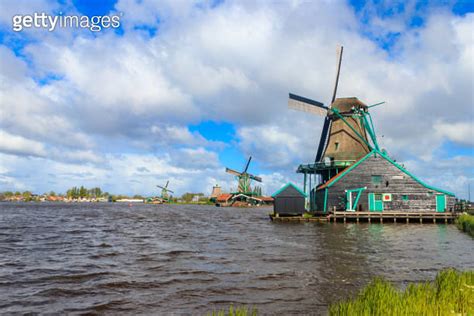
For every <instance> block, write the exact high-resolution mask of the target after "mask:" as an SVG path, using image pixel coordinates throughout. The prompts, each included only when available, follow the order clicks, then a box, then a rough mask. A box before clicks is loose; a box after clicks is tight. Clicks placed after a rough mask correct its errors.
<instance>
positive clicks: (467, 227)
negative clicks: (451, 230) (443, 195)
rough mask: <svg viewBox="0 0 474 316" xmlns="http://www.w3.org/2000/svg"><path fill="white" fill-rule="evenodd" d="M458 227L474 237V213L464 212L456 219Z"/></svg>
mask: <svg viewBox="0 0 474 316" xmlns="http://www.w3.org/2000/svg"><path fill="white" fill-rule="evenodd" d="M456 225H457V226H458V228H459V229H460V230H462V231H464V232H466V233H468V234H469V235H471V236H472V237H474V215H469V214H463V215H461V216H459V217H458V219H457V220H456Z"/></svg>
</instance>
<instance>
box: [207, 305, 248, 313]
mask: <svg viewBox="0 0 474 316" xmlns="http://www.w3.org/2000/svg"><path fill="white" fill-rule="evenodd" d="M207 315H208V316H257V309H256V308H252V309H250V308H248V307H247V306H238V307H234V306H233V305H230V307H229V310H227V309H221V310H219V311H213V312H212V313H208V314H207Z"/></svg>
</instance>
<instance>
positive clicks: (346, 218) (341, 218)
mask: <svg viewBox="0 0 474 316" xmlns="http://www.w3.org/2000/svg"><path fill="white" fill-rule="evenodd" d="M458 216H459V214H458V213H454V212H393V211H392V212H389V211H386V212H347V211H335V212H330V213H329V214H321V213H318V214H315V216H313V217H308V216H285V217H280V216H278V215H270V218H271V220H272V221H276V222H333V223H336V222H339V223H346V222H355V223H360V222H364V223H420V224H427V223H435V224H436V223H444V224H449V223H454V220H455V219H456V218H457V217H458Z"/></svg>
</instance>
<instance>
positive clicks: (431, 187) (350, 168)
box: [326, 149, 455, 196]
mask: <svg viewBox="0 0 474 316" xmlns="http://www.w3.org/2000/svg"><path fill="white" fill-rule="evenodd" d="M371 154H374V156H375V155H376V154H379V155H380V156H381V157H382V158H384V159H385V160H387V161H388V162H390V163H391V164H392V165H394V166H395V167H397V168H398V169H399V170H400V171H402V172H404V173H405V174H407V175H408V176H410V177H411V178H413V179H414V180H415V181H416V182H418V183H419V184H421V185H422V186H424V187H425V188H427V189H430V190H433V191H436V192H440V193H444V194H446V195H450V196H455V194H454V193H452V192H449V191H446V190H442V189H438V188H435V187H433V186H431V185H428V184H426V183H424V182H423V181H421V180H420V179H419V178H417V177H416V176H415V175H413V174H412V173H410V172H409V171H408V170H406V169H405V168H403V167H402V166H400V165H399V164H397V163H396V162H395V161H393V160H392V159H390V158H389V157H388V156H387V155H386V154H384V153H382V152H381V151H380V150H376V149H373V150H372V151H371V152H370V153H368V154H367V155H365V156H364V157H363V158H361V159H360V160H359V161H357V162H356V163H354V164H353V165H352V166H350V167H349V168H347V169H346V170H345V171H343V172H342V173H341V174H340V175H339V177H337V178H336V179H334V180H333V181H332V182H331V183H330V184H328V185H327V186H326V188H330V187H332V186H333V185H334V184H335V183H337V182H338V181H339V180H341V178H343V177H344V176H345V175H346V174H348V173H349V172H351V171H352V170H353V169H354V168H355V167H357V166H358V165H359V164H360V163H362V162H363V161H364V160H366V159H367V158H368V157H370V155H371Z"/></svg>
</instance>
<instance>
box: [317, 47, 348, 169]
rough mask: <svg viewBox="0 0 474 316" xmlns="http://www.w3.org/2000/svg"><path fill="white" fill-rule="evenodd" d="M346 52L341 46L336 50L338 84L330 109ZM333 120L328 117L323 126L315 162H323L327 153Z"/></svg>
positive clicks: (337, 80) (335, 84)
mask: <svg viewBox="0 0 474 316" xmlns="http://www.w3.org/2000/svg"><path fill="white" fill-rule="evenodd" d="M343 51H344V48H343V47H342V46H339V47H338V48H337V50H336V52H337V71H336V82H335V83H334V90H333V93H332V98H331V104H330V105H329V108H331V107H332V104H333V103H334V101H335V100H336V94H337V86H338V84H339V74H340V72H341V63H342V52H343ZM331 125H332V124H331V119H330V118H329V117H328V116H326V119H325V120H324V125H323V130H322V132H321V138H320V139H319V145H318V151H317V152H316V157H315V158H314V162H319V161H321V158H322V155H323V152H325V151H326V148H327V145H328V131H329V129H330V128H331Z"/></svg>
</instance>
